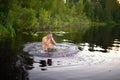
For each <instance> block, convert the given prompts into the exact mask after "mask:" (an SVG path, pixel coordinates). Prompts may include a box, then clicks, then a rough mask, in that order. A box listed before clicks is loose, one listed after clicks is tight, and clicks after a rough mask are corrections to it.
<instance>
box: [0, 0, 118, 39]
mask: <svg viewBox="0 0 120 80" xmlns="http://www.w3.org/2000/svg"><path fill="white" fill-rule="evenodd" d="M0 5H1V6H0V38H2V37H3V38H7V37H10V38H14V37H15V36H16V35H17V33H19V32H20V33H22V32H31V31H33V32H37V31H38V30H40V28H49V27H52V28H54V27H61V26H62V27H67V26H69V25H74V27H76V26H75V25H78V24H79V25H92V26H105V25H119V23H120V20H119V19H120V4H119V2H118V1H117V0H59V1H58V0H26V1H24V0H21V1H18V0H11V1H10V0H1V1H0Z"/></svg>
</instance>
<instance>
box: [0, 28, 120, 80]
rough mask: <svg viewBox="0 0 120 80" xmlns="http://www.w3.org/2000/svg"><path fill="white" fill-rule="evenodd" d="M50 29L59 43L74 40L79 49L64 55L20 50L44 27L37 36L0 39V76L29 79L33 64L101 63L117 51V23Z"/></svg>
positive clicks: (2, 79)
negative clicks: (43, 56)
mask: <svg viewBox="0 0 120 80" xmlns="http://www.w3.org/2000/svg"><path fill="white" fill-rule="evenodd" d="M51 31H52V32H53V35H54V38H55V40H56V41H57V42H58V43H62V44H63V43H65V44H68V43H73V44H76V45H77V46H78V48H79V50H80V52H78V54H76V55H74V56H71V57H64V58H63V57H61V58H51V57H49V58H42V57H35V56H31V55H29V54H28V53H25V52H23V51H22V49H23V47H24V46H23V45H24V44H26V43H28V42H30V43H31V42H40V41H41V39H42V37H43V36H44V35H46V31H43V32H38V33H36V34H37V35H38V36H37V37H36V36H30V35H25V34H24V35H23V34H19V35H18V37H17V38H16V39H14V40H2V41H0V64H2V65H0V71H1V72H0V80H5V79H7V80H28V78H29V77H28V75H29V71H33V72H34V71H35V70H36V68H39V69H40V70H42V71H46V70H49V69H51V68H54V67H65V66H74V65H83V64H89V65H91V64H100V63H104V62H107V61H108V60H109V61H112V59H111V58H109V57H111V56H113V54H114V56H115V55H118V54H119V53H120V27H119V26H91V27H86V26H80V27H76V26H75V27H70V28H59V29H54V30H51ZM108 53H109V54H110V55H109V56H108ZM37 70H38V69H37Z"/></svg>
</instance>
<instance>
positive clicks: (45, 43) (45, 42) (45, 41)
mask: <svg viewBox="0 0 120 80" xmlns="http://www.w3.org/2000/svg"><path fill="white" fill-rule="evenodd" d="M53 44H56V42H55V40H54V39H53V36H52V33H51V32H49V33H48V34H47V36H44V37H43V38H42V48H44V49H47V50H49V49H52V47H53Z"/></svg>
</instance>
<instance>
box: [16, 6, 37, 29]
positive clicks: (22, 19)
mask: <svg viewBox="0 0 120 80" xmlns="http://www.w3.org/2000/svg"><path fill="white" fill-rule="evenodd" d="M36 24H37V18H36V17H35V11H34V10H33V9H27V8H23V9H21V10H20V11H19V16H18V18H17V26H18V28H19V29H20V30H24V29H30V28H32V27H34V26H35V25H36Z"/></svg>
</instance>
